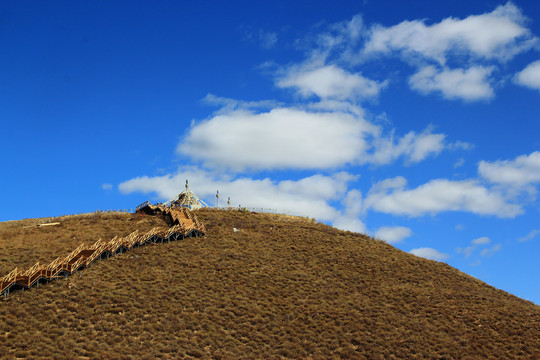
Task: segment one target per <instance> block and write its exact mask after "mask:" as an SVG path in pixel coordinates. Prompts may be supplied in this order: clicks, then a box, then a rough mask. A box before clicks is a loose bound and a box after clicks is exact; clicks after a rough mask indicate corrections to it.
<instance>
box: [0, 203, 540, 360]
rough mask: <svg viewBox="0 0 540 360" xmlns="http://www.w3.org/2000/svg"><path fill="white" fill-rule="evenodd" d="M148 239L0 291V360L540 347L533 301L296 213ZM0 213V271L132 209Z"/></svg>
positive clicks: (495, 353) (210, 223) (55, 252)
mask: <svg viewBox="0 0 540 360" xmlns="http://www.w3.org/2000/svg"><path fill="white" fill-rule="evenodd" d="M197 216H198V218H199V219H200V220H201V221H202V222H203V223H204V224H205V225H206V228H207V230H208V233H207V235H206V236H205V237H200V238H192V239H185V240H183V241H178V242H172V243H170V244H160V245H155V246H146V247H142V248H137V249H134V250H131V251H130V252H128V253H125V254H122V255H118V256H116V257H113V258H111V259H109V260H105V261H101V262H100V263H96V264H94V265H93V266H91V267H89V268H88V269H85V270H83V271H80V272H78V273H77V274H75V275H73V276H71V277H69V278H68V279H67V280H60V281H58V282H52V283H50V284H47V285H45V286H41V287H40V288H39V289H32V290H30V291H25V292H21V291H19V292H15V293H13V294H12V295H11V296H10V297H8V298H7V300H4V301H2V302H0V354H2V358H17V357H19V358H20V357H27V358H36V357H39V358H58V359H65V358H73V359H83V358H92V359H94V358H97V359H99V358H103V359H139V358H148V359H153V358H163V359H176V358H214V359H237V358H265V359H275V358H313V359H329V358H336V359H337V358H351V359H358V358H374V359H378V358H381V359H383V358H385V359H391V358H399V359H404V358H407V359H412V358H419V359H422V358H423V359H436V358H441V359H443V358H444V359H451V358H493V359H502V358H531V359H532V358H540V307H539V306H536V305H534V304H532V303H530V302H528V301H525V300H522V299H519V298H517V297H515V296H512V295H510V294H508V293H505V292H503V291H501V290H497V289H495V288H493V287H491V286H489V285H487V284H485V283H483V282H481V281H479V280H477V279H475V278H472V277H470V276H468V275H466V274H464V273H461V272H459V271H458V270H456V269H454V268H452V267H450V266H448V265H446V264H444V263H439V262H435V261H431V260H425V259H422V258H418V257H416V256H413V255H410V254H407V253H404V252H402V251H400V250H397V249H396V248H394V247H392V246H390V245H388V244H386V243H384V242H381V241H376V240H373V239H370V238H368V237H366V236H363V235H360V234H355V233H351V232H344V231H339V230H336V229H334V228H332V227H329V226H326V225H323V224H319V223H315V222H312V221H309V220H307V219H304V218H298V217H291V216H284V215H271V214H257V213H244V212H240V211H224V210H200V211H198V212H197ZM43 221H45V220H39V219H37V220H22V221H14V222H6V223H0V245H1V247H0V270H1V271H2V273H1V275H3V274H6V273H7V272H9V271H10V270H12V269H13V267H14V266H20V267H23V268H24V267H29V266H31V265H32V264H33V263H35V262H36V261H37V260H40V261H42V262H48V261H52V260H53V259H54V258H56V257H57V256H61V255H62V254H63V253H65V254H66V255H67V254H68V253H69V252H70V250H72V249H74V248H75V247H76V246H77V245H79V243H80V242H81V241H83V242H87V243H88V244H90V243H93V242H94V241H95V240H96V239H97V238H98V237H103V238H104V239H109V238H112V237H113V236H115V235H120V236H123V235H127V234H128V233H130V232H131V231H133V230H135V229H139V230H140V231H146V230H149V229H150V228H152V227H155V226H167V225H166V224H165V222H164V220H163V219H160V218H159V217H154V216H148V215H139V214H93V215H80V216H69V217H64V218H60V219H48V220H46V221H49V222H53V221H54V222H59V223H60V224H58V225H53V226H36V224H37V223H40V222H43Z"/></svg>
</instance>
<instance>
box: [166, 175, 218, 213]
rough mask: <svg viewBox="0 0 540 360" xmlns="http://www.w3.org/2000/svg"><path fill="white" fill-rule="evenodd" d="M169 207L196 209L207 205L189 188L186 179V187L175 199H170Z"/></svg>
mask: <svg viewBox="0 0 540 360" xmlns="http://www.w3.org/2000/svg"><path fill="white" fill-rule="evenodd" d="M169 203H170V205H169V206H170V207H187V208H188V209H190V210H197V209H200V208H202V207H208V205H207V204H206V203H205V202H204V201H202V200H201V199H199V197H198V196H197V195H195V193H193V191H191V189H190V188H189V183H188V181H187V180H186V189H185V190H184V191H182V192H181V193H180V194H178V196H177V197H176V199H172V200H171V201H170V202H169Z"/></svg>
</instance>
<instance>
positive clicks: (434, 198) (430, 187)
mask: <svg viewBox="0 0 540 360" xmlns="http://www.w3.org/2000/svg"><path fill="white" fill-rule="evenodd" d="M406 185H407V180H405V178H403V177H396V178H391V179H386V180H383V181H381V182H379V183H377V184H375V185H373V187H372V188H371V189H370V191H369V192H368V194H367V197H366V199H365V201H364V204H365V209H366V210H367V209H373V210H375V211H379V212H383V213H387V214H394V215H407V216H422V215H426V214H437V213H440V212H443V211H467V212H471V213H474V214H479V215H495V216H498V217H515V216H516V215H519V214H521V213H522V212H523V210H522V208H521V207H520V206H519V205H517V204H512V203H508V202H507V201H506V200H505V199H504V197H503V196H502V195H500V194H499V193H497V192H495V191H491V190H489V189H487V188H485V187H484V186H482V185H480V184H479V183H478V182H477V181H474V180H464V181H450V180H446V179H436V180H432V181H430V182H428V183H426V184H423V185H421V186H419V187H417V188H416V189H412V190H408V189H406V188H405V186H406Z"/></svg>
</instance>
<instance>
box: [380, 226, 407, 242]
mask: <svg viewBox="0 0 540 360" xmlns="http://www.w3.org/2000/svg"><path fill="white" fill-rule="evenodd" d="M411 235H412V231H411V229H409V228H407V227H404V226H393V227H387V226H383V227H381V228H379V230H377V232H376V233H375V237H376V238H378V239H381V240H384V241H386V242H387V243H390V244H393V243H397V242H400V241H402V240H403V239H405V238H408V237H409V236H411Z"/></svg>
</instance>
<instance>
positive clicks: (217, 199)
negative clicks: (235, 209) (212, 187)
mask: <svg viewBox="0 0 540 360" xmlns="http://www.w3.org/2000/svg"><path fill="white" fill-rule="evenodd" d="M216 207H217V208H219V190H218V191H217V192H216Z"/></svg>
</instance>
